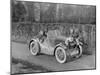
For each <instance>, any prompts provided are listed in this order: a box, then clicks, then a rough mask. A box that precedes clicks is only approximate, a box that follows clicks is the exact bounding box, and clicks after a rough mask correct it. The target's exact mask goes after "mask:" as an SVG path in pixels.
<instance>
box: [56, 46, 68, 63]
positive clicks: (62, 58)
mask: <svg viewBox="0 0 100 75" xmlns="http://www.w3.org/2000/svg"><path fill="white" fill-rule="evenodd" d="M55 57H56V60H57V61H58V62H59V63H65V62H66V61H67V54H66V50H65V49H64V48H62V47H57V48H56V51H55Z"/></svg>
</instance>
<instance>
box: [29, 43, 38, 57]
mask: <svg viewBox="0 0 100 75" xmlns="http://www.w3.org/2000/svg"><path fill="white" fill-rule="evenodd" d="M29 49H30V52H31V54H32V55H37V54H38V53H39V45H38V43H37V42H36V41H32V42H30V44H29Z"/></svg>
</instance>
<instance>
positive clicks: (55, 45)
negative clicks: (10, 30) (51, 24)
mask: <svg viewBox="0 0 100 75" xmlns="http://www.w3.org/2000/svg"><path fill="white" fill-rule="evenodd" d="M29 50H30V52H31V54H33V55H38V54H39V53H43V54H47V55H54V56H55V58H56V60H57V61H58V62H59V63H65V62H66V61H67V60H69V59H70V58H79V57H80V56H81V55H82V46H81V42H79V41H78V40H77V39H76V40H74V41H73V40H72V42H68V37H65V36H63V35H61V34H60V32H59V31H57V30H54V31H53V30H52V31H48V33H47V34H46V36H44V35H41V37H36V38H33V39H31V41H30V43H29Z"/></svg>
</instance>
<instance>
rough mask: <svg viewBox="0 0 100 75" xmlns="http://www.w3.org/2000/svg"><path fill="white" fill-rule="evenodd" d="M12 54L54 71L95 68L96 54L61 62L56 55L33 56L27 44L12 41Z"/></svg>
mask: <svg viewBox="0 0 100 75" xmlns="http://www.w3.org/2000/svg"><path fill="white" fill-rule="evenodd" d="M11 44H12V56H13V57H14V58H18V59H22V60H25V61H28V62H30V63H34V64H37V65H41V66H43V67H45V68H48V69H50V70H52V71H63V70H64V71H65V70H66V71H67V70H78V69H94V68H95V55H83V56H82V57H81V58H79V59H77V60H74V61H70V62H67V63H65V64H59V63H58V62H57V61H56V59H55V57H54V56H48V55H38V56H33V55H32V54H31V53H30V52H29V50H28V46H27V44H22V43H17V42H12V43H11Z"/></svg>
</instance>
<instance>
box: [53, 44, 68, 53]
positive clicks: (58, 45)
mask: <svg viewBox="0 0 100 75" xmlns="http://www.w3.org/2000/svg"><path fill="white" fill-rule="evenodd" d="M57 47H62V48H64V49H67V47H66V46H65V45H64V44H62V43H59V44H57V45H56V47H55V48H54V55H55V51H56V48H57Z"/></svg>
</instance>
